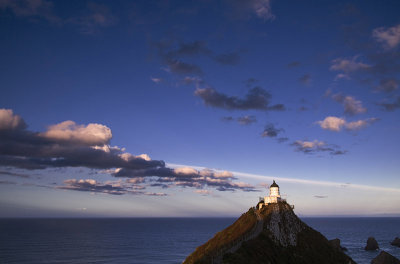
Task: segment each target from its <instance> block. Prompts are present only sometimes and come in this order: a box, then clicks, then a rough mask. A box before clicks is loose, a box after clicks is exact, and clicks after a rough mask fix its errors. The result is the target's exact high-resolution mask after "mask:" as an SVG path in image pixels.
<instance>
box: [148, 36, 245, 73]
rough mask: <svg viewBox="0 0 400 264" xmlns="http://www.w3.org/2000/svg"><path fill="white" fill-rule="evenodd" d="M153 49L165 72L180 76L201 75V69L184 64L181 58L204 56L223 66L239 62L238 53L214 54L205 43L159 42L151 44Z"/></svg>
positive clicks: (187, 63) (192, 64) (194, 65)
mask: <svg viewBox="0 0 400 264" xmlns="http://www.w3.org/2000/svg"><path fill="white" fill-rule="evenodd" d="M153 47H155V48H156V50H157V54H158V56H159V57H160V59H161V60H162V63H163V64H165V65H166V66H167V67H166V70H167V71H168V72H171V73H174V74H180V75H184V74H186V75H187V74H194V75H202V74H203V71H202V69H201V68H200V67H199V66H198V65H196V64H194V63H189V62H185V61H183V60H182V59H183V58H185V59H188V58H192V57H196V56H205V57H208V58H210V59H212V60H214V61H216V62H218V63H220V64H223V65H235V64H237V63H238V62H239V60H240V56H239V53H240V51H238V52H229V53H222V54H215V52H213V51H212V50H211V49H209V48H208V47H207V43H206V42H205V41H199V40H197V41H193V42H177V41H176V40H169V41H160V42H155V43H153Z"/></svg>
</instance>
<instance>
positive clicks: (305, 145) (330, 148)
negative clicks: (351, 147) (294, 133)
mask: <svg viewBox="0 0 400 264" xmlns="http://www.w3.org/2000/svg"><path fill="white" fill-rule="evenodd" d="M291 145H292V146H294V147H295V149H296V151H299V152H303V153H304V154H314V153H319V152H327V153H329V154H330V155H343V154H346V152H347V151H346V150H341V149H340V148H339V146H337V145H333V144H328V143H326V142H324V141H319V140H314V141H307V140H304V141H303V140H296V141H295V142H293V143H292V144H291Z"/></svg>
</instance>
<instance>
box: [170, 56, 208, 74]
mask: <svg viewBox="0 0 400 264" xmlns="http://www.w3.org/2000/svg"><path fill="white" fill-rule="evenodd" d="M166 64H167V68H166V71H168V72H172V73H175V74H181V75H185V74H198V75H202V74H203V71H202V69H201V68H200V67H199V66H197V65H196V64H193V63H187V62H183V61H181V60H177V59H168V60H166Z"/></svg>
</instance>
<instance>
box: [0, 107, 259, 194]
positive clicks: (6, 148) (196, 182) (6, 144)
mask: <svg viewBox="0 0 400 264" xmlns="http://www.w3.org/2000/svg"><path fill="white" fill-rule="evenodd" d="M111 138H112V132H111V129H110V128H108V127H107V126H105V125H101V124H95V123H91V124H88V125H79V124H76V123H75V122H73V121H64V122H61V123H59V124H55V125H51V126H49V127H48V128H47V130H46V131H44V132H32V131H29V130H27V129H26V124H25V122H24V121H23V119H22V118H21V117H20V116H18V115H15V114H14V113H13V111H12V110H10V109H0V166H7V167H16V168H21V169H28V170H34V169H47V168H64V167H85V168H91V169H97V170H100V171H101V172H106V173H110V174H112V175H113V176H115V177H127V178H135V180H132V181H131V182H130V183H132V182H133V181H141V183H143V182H144V181H143V178H148V179H150V180H151V181H153V182H156V183H160V182H162V183H167V185H168V186H182V187H194V188H202V189H204V188H206V187H212V188H215V189H217V190H219V191H228V190H229V191H234V190H242V191H254V190H255V188H254V187H253V186H251V185H247V184H244V183H237V182H234V180H236V178H235V177H233V175H232V174H231V173H229V172H218V173H217V172H214V171H212V170H202V171H197V170H195V169H193V168H189V167H187V168H179V169H171V168H168V167H166V166H165V162H164V161H162V160H152V159H151V158H150V157H149V156H148V155H147V154H141V155H133V154H131V153H128V152H126V151H125V149H124V148H120V147H117V146H110V145H109V143H110V140H111ZM137 179H140V180H137ZM136 183H139V182H136ZM60 188H63V189H70V190H82V191H83V190H86V191H93V192H104V193H110V194H122V193H124V190H122V189H119V187H118V188H117V186H115V185H112V186H109V185H104V184H99V183H97V182H95V181H92V180H71V181H68V182H65V186H63V187H60ZM139 194H140V193H139Z"/></svg>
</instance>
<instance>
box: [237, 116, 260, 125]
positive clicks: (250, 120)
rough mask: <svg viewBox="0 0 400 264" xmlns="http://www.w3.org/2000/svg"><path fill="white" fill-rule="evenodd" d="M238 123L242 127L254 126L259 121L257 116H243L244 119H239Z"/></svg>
mask: <svg viewBox="0 0 400 264" xmlns="http://www.w3.org/2000/svg"><path fill="white" fill-rule="evenodd" d="M237 120H238V122H239V124H241V125H250V124H253V123H255V122H257V119H256V117H255V116H242V117H238V119H237Z"/></svg>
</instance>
